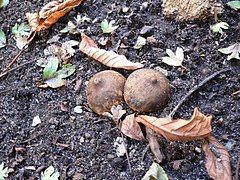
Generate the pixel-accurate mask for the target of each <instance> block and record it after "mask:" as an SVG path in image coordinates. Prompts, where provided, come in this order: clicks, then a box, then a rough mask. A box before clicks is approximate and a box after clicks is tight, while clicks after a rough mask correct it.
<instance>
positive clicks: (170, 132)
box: [136, 108, 212, 141]
mask: <svg viewBox="0 0 240 180" xmlns="http://www.w3.org/2000/svg"><path fill="white" fill-rule="evenodd" d="M211 120H212V116H205V115H203V114H202V113H200V112H199V111H198V110H197V108H195V109H194V113H193V115H192V118H191V119H190V120H184V119H177V120H171V119H168V118H156V117H153V116H146V115H140V116H137V117H136V121H137V122H141V123H143V124H144V125H145V126H147V127H149V128H151V129H153V130H154V131H155V132H157V133H158V134H160V135H162V136H164V137H165V138H166V139H167V140H169V141H190V140H197V139H202V138H205V137H207V136H208V135H209V134H210V133H211V131H212V128H211Z"/></svg>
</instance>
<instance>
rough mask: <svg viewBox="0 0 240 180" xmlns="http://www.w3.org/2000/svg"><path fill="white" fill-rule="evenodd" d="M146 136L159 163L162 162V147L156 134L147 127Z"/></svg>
mask: <svg viewBox="0 0 240 180" xmlns="http://www.w3.org/2000/svg"><path fill="white" fill-rule="evenodd" d="M146 134H147V136H146V137H147V140H148V142H149V146H150V149H151V151H152V153H153V154H154V156H155V159H156V161H157V162H158V163H160V162H162V160H163V154H162V152H161V150H160V145H159V142H158V138H157V136H156V134H155V133H154V132H153V130H152V129H150V128H148V127H146Z"/></svg>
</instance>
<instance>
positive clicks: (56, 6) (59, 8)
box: [27, 0, 82, 31]
mask: <svg viewBox="0 0 240 180" xmlns="http://www.w3.org/2000/svg"><path fill="white" fill-rule="evenodd" d="M81 2H82V0H66V1H62V0H57V1H52V2H49V3H48V4H46V5H45V6H44V7H43V8H42V9H41V11H40V12H39V13H37V14H36V13H28V15H27V19H28V22H29V24H30V25H31V27H32V29H31V30H32V31H40V30H46V29H48V28H49V27H51V26H52V24H54V23H55V22H57V21H58V19H60V18H61V17H62V16H64V15H65V14H66V13H67V12H69V11H70V10H71V9H72V8H74V7H76V6H78V5H79V4H80V3H81Z"/></svg>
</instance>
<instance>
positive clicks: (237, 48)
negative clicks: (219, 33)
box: [218, 43, 240, 60]
mask: <svg viewBox="0 0 240 180" xmlns="http://www.w3.org/2000/svg"><path fill="white" fill-rule="evenodd" d="M218 51H220V52H221V53H223V54H230V55H229V56H228V57H227V60H230V59H240V58H239V53H240V43H235V44H233V45H231V46H229V47H226V48H221V49H218Z"/></svg>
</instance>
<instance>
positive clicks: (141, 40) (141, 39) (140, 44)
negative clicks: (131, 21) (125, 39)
mask: <svg viewBox="0 0 240 180" xmlns="http://www.w3.org/2000/svg"><path fill="white" fill-rule="evenodd" d="M146 42H147V40H146V39H145V38H144V37H141V36H138V38H137V42H136V44H135V45H134V46H133V48H134V49H141V48H142V47H143V46H144V45H145V44H146Z"/></svg>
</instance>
